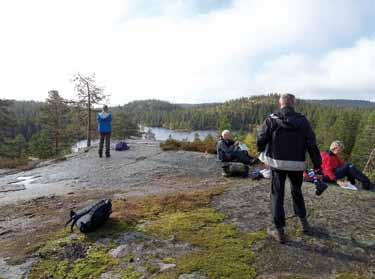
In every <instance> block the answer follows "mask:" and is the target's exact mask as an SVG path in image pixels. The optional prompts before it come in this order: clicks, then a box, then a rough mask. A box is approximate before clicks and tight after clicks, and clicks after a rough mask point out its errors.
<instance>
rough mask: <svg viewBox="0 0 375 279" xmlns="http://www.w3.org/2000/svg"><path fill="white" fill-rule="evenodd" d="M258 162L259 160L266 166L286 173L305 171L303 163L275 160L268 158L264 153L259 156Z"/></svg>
mask: <svg viewBox="0 0 375 279" xmlns="http://www.w3.org/2000/svg"><path fill="white" fill-rule="evenodd" d="M259 160H261V161H262V162H263V163H265V164H266V165H268V166H270V167H272V168H275V169H278V170H286V171H303V170H305V162H302V161H286V160H277V159H273V158H271V157H268V156H267V155H266V153H265V152H262V153H260V154H259Z"/></svg>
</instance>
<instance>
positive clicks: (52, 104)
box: [39, 90, 72, 155]
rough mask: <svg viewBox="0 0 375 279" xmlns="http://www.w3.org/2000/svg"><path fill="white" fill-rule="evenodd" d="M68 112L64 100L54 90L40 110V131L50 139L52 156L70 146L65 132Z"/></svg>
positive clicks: (69, 140) (49, 93)
mask: <svg viewBox="0 0 375 279" xmlns="http://www.w3.org/2000/svg"><path fill="white" fill-rule="evenodd" d="M69 112H70V109H69V106H68V105H67V104H66V100H64V99H63V98H62V97H60V95H59V92H58V91H56V90H51V91H49V92H48V98H47V100H46V103H45V105H44V106H43V107H42V109H41V115H40V119H39V121H40V123H41V125H42V130H43V131H45V132H46V134H47V135H48V136H49V137H50V139H51V145H50V146H49V148H51V149H52V153H53V154H54V155H58V154H60V153H61V152H62V151H63V150H64V149H66V148H67V147H70V145H71V144H72V141H71V139H69V137H68V135H67V132H66V128H67V126H68V123H69Z"/></svg>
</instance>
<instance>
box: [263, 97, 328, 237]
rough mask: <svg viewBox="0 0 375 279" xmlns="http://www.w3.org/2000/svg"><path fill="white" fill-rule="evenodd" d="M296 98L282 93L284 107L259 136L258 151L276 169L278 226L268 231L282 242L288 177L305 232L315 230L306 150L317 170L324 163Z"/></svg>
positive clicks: (275, 214)
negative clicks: (308, 203)
mask: <svg viewBox="0 0 375 279" xmlns="http://www.w3.org/2000/svg"><path fill="white" fill-rule="evenodd" d="M295 101H296V100H295V97H294V95H292V94H284V95H281V97H280V100H279V105H280V110H279V111H277V112H275V113H273V114H271V115H270V116H269V117H267V119H266V120H265V121H264V124H263V127H262V131H261V132H260V133H259V135H258V138H257V146H258V151H259V152H261V153H260V156H259V159H260V160H261V161H262V162H263V163H265V164H266V165H268V166H269V167H270V168H271V170H272V188H271V204H272V217H273V223H274V227H273V228H270V229H268V230H267V232H268V234H269V235H270V236H271V237H273V238H274V239H276V240H277V241H279V242H280V243H284V242H285V235H284V226H285V212H284V191H285V180H286V178H287V177H288V178H289V180H290V182H291V190H292V198H293V209H294V213H295V214H296V215H297V216H298V217H299V219H300V221H301V225H302V227H303V231H304V232H305V233H311V228H310V226H309V223H308V221H307V218H306V207H305V201H304V198H303V195H302V190H301V186H302V182H303V171H304V169H305V159H306V151H307V152H308V153H309V155H310V158H311V160H312V162H313V164H314V169H315V170H316V171H317V172H319V171H320V168H321V164H322V159H321V157H320V153H319V149H318V147H317V145H316V140H315V134H314V132H313V130H312V129H311V126H310V123H309V121H308V120H307V119H306V117H305V116H303V115H302V114H300V113H297V112H295V110H294V105H295Z"/></svg>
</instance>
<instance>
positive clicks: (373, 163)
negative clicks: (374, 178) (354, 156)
mask: <svg viewBox="0 0 375 279" xmlns="http://www.w3.org/2000/svg"><path fill="white" fill-rule="evenodd" d="M373 167H375V149H373V150H372V151H371V153H370V156H369V158H368V161H367V163H366V165H365V167H364V169H363V172H370V171H371V170H372V168H373Z"/></svg>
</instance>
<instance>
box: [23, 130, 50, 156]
mask: <svg viewBox="0 0 375 279" xmlns="http://www.w3.org/2000/svg"><path fill="white" fill-rule="evenodd" d="M51 146H53V141H52V138H51V137H50V135H49V134H48V132H47V130H42V131H40V132H39V133H37V134H35V135H33V136H32V137H31V140H30V142H29V152H30V154H31V155H33V156H35V157H37V158H40V159H47V158H50V157H52V156H54V155H55V152H54V150H53V148H51Z"/></svg>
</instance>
